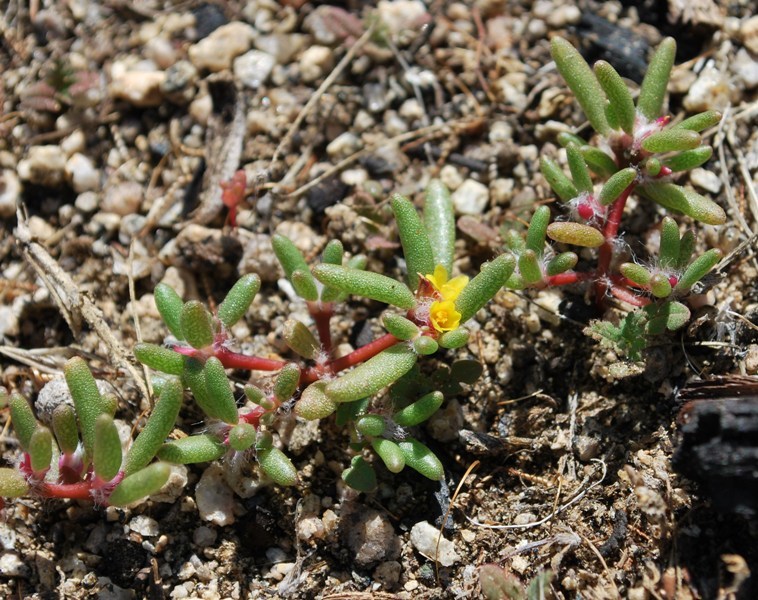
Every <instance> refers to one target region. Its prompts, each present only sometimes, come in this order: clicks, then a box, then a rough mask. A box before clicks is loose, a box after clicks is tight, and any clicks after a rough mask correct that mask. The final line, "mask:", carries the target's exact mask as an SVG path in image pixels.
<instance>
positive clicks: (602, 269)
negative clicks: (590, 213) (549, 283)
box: [595, 181, 637, 309]
mask: <svg viewBox="0 0 758 600" xmlns="http://www.w3.org/2000/svg"><path fill="white" fill-rule="evenodd" d="M636 185H637V183H636V182H634V181H633V182H632V183H630V184H629V185H628V186H627V187H626V189H625V190H624V191H623V192H621V195H620V196H619V197H618V198H616V200H615V201H614V202H613V204H611V209H610V211H608V218H607V219H606V220H605V225H604V226H603V236H604V237H605V241H604V242H603V245H602V246H600V253H599V255H598V259H597V273H596V274H595V276H596V280H595V303H596V304H597V305H598V307H599V308H601V309H602V308H603V307H604V304H605V292H606V289H607V288H608V284H607V275H608V272H609V271H610V268H611V261H612V260H613V245H614V242H615V241H616V237H617V236H618V232H619V225H620V224H621V217H622V215H623V214H624V207H625V206H626V201H627V200H628V199H629V196H630V195H631V193H632V190H634V188H635V187H636Z"/></svg>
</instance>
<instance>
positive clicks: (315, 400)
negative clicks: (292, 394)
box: [295, 381, 337, 421]
mask: <svg viewBox="0 0 758 600" xmlns="http://www.w3.org/2000/svg"><path fill="white" fill-rule="evenodd" d="M325 388H326V381H317V382H315V383H312V384H310V385H309V386H308V387H307V388H305V391H303V394H302V395H301V396H300V400H298V401H297V402H296V403H295V414H296V415H297V416H298V417H302V418H303V419H306V420H307V421H315V420H316V419H323V418H324V417H328V416H329V415H331V414H332V413H333V412H334V411H335V410H337V403H336V402H335V401H334V400H332V399H331V398H330V397H329V396H327V395H326V391H325Z"/></svg>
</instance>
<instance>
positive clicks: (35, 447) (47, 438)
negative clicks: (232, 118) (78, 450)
mask: <svg viewBox="0 0 758 600" xmlns="http://www.w3.org/2000/svg"><path fill="white" fill-rule="evenodd" d="M28 453H29V459H30V462H31V466H32V471H34V472H35V473H39V472H40V471H47V470H48V469H49V468H50V462H51V461H52V460H53V434H52V433H50V430H49V429H48V428H47V427H45V426H44V425H37V427H36V428H35V429H34V433H32V437H31V438H30V439H29V450H28Z"/></svg>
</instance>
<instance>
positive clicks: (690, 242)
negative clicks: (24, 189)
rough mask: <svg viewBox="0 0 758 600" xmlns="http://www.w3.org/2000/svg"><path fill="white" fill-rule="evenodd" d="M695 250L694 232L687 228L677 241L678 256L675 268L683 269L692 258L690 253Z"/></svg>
mask: <svg viewBox="0 0 758 600" xmlns="http://www.w3.org/2000/svg"><path fill="white" fill-rule="evenodd" d="M694 251H695V234H694V233H692V231H691V230H689V229H688V230H687V231H685V232H684V235H682V239H681V241H680V242H679V258H678V259H677V261H676V265H675V266H676V268H677V269H684V268H685V267H686V266H687V265H688V264H689V263H690V260H692V253H693V252H694Z"/></svg>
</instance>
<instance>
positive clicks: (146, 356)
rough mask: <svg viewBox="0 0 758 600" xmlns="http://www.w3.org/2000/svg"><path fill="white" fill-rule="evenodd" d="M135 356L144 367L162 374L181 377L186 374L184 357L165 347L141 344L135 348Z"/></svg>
mask: <svg viewBox="0 0 758 600" xmlns="http://www.w3.org/2000/svg"><path fill="white" fill-rule="evenodd" d="M134 356H136V357H137V360H138V361H140V362H141V363H142V364H143V365H145V366H148V367H150V368H151V369H155V370H156V371H161V372H162V373H168V374H170V375H181V374H182V373H183V372H184V356H182V355H181V354H179V353H178V352H174V351H173V350H170V349H169V348H164V347H163V346H158V345H156V344H147V343H145V342H139V343H138V344H136V345H135V346H134Z"/></svg>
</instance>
